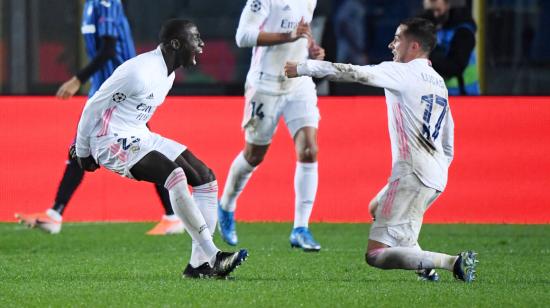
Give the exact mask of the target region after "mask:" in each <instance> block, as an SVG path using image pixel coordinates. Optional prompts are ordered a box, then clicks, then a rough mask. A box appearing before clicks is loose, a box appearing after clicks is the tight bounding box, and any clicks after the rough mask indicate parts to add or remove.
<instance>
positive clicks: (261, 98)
mask: <svg viewBox="0 0 550 308" xmlns="http://www.w3.org/2000/svg"><path fill="white" fill-rule="evenodd" d="M281 116H283V117H284V119H285V123H286V126H287V128H288V130H289V133H290V135H291V137H292V138H294V135H296V133H297V132H298V130H299V129H300V128H302V127H314V128H318V127H319V120H320V114H319V108H317V93H316V90H315V84H314V83H313V82H305V83H303V84H301V85H300V86H299V87H297V88H296V89H295V90H293V91H292V92H290V93H288V94H281V95H272V94H266V93H260V92H258V91H257V90H256V89H254V88H253V87H252V86H248V85H247V86H246V91H245V106H244V115H243V122H242V127H243V129H244V130H245V139H246V141H247V142H248V143H252V144H255V145H268V144H270V143H271V140H272V139H273V134H274V133H275V131H276V130H277V125H278V124H279V119H280V117H281Z"/></svg>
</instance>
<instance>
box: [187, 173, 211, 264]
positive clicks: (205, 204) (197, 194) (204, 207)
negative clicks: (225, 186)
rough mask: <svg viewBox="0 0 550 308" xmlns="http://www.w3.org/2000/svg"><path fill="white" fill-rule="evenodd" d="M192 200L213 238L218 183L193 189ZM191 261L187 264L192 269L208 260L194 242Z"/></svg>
mask: <svg viewBox="0 0 550 308" xmlns="http://www.w3.org/2000/svg"><path fill="white" fill-rule="evenodd" d="M193 199H194V200H195V203H196V204H197V206H198V207H199V210H200V211H201V213H202V216H203V217H204V220H205V221H206V224H207V225H208V230H210V234H211V235H212V236H214V231H215V230H216V223H217V222H218V212H217V211H218V210H217V206H218V182H217V181H213V182H210V183H207V184H204V185H200V186H195V187H193ZM191 247H192V248H191V259H190V261H189V264H191V266H192V267H198V266H200V265H201V264H203V263H205V262H209V261H210V259H211V258H209V257H208V256H207V255H206V254H205V253H204V251H203V250H202V248H201V247H200V245H199V243H198V242H197V241H195V240H193V241H192V246H191Z"/></svg>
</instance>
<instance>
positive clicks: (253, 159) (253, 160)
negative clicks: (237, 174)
mask: <svg viewBox="0 0 550 308" xmlns="http://www.w3.org/2000/svg"><path fill="white" fill-rule="evenodd" d="M264 156H265V155H262V154H256V153H247V152H245V153H244V159H245V160H246V161H247V162H248V163H249V164H250V165H251V166H252V167H256V166H258V165H259V164H261V163H262V161H264Z"/></svg>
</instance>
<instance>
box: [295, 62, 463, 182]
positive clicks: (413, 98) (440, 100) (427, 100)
mask: <svg viewBox="0 0 550 308" xmlns="http://www.w3.org/2000/svg"><path fill="white" fill-rule="evenodd" d="M298 74H299V75H308V76H313V77H319V78H322V77H325V76H328V78H329V79H330V80H334V81H350V82H360V83H364V84H367V85H371V86H375V87H381V88H384V89H385V94H386V104H387V108H388V128H389V132H390V141H391V148H392V165H393V166H392V175H391V178H390V181H391V180H393V179H396V178H400V177H402V176H404V175H407V174H411V173H415V174H416V175H417V176H418V178H419V179H420V180H421V181H422V183H424V185H426V186H428V187H431V188H434V189H436V190H438V191H443V189H445V186H446V185H447V171H448V167H449V165H450V164H451V161H452V159H453V150H454V149H453V143H454V123H453V117H452V115H451V109H450V106H449V103H448V94H447V87H446V86H445V82H444V81H443V78H442V77H441V76H440V75H439V74H438V73H437V72H436V71H435V70H434V69H433V68H432V67H431V64H430V62H429V61H428V60H427V59H416V60H413V61H410V62H408V63H397V62H383V63H381V64H379V65H367V66H356V65H351V64H340V63H330V62H326V61H315V60H308V61H306V62H302V63H300V64H299V65H298Z"/></svg>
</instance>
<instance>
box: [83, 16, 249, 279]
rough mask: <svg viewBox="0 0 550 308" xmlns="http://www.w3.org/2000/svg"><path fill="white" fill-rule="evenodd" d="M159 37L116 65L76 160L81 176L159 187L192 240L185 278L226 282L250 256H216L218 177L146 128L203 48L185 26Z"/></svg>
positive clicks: (176, 22) (192, 28) (93, 102)
mask: <svg viewBox="0 0 550 308" xmlns="http://www.w3.org/2000/svg"><path fill="white" fill-rule="evenodd" d="M159 38H160V45H159V46H158V47H157V48H156V49H155V50H153V51H150V52H147V53H144V54H141V55H139V56H137V57H134V58H132V59H130V60H128V61H126V62H125V63H124V64H122V65H120V66H119V67H118V68H117V69H116V70H115V71H114V72H113V74H112V75H111V77H109V78H108V79H107V80H106V81H105V82H104V83H103V85H102V86H101V87H100V88H99V90H98V91H97V92H96V94H95V95H94V96H92V97H91V98H90V99H89V100H88V102H86V105H85V106H84V110H83V111H82V116H81V117H80V122H79V123H78V132H77V136H76V145H75V149H74V152H73V153H75V154H76V159H77V162H78V164H79V165H80V166H81V167H82V168H83V169H84V170H86V171H95V170H96V169H97V168H99V166H103V167H104V168H106V169H108V170H110V171H113V172H115V173H117V174H120V175H122V176H124V177H128V178H130V179H135V180H137V181H147V182H151V183H155V184H157V185H163V186H164V187H165V188H166V189H167V190H168V192H169V196H170V202H171V204H172V207H173V209H174V212H175V213H176V214H177V215H178V217H179V218H180V219H181V221H182V222H183V224H184V226H185V229H186V230H187V232H188V233H189V235H191V238H192V252H191V259H190V261H189V264H188V265H187V267H186V268H185V270H184V272H183V275H184V277H188V278H206V277H218V278H224V277H226V276H227V275H229V273H230V272H232V271H233V270H234V269H235V268H236V267H237V266H239V265H240V264H241V263H242V262H243V261H244V260H245V259H246V257H247V256H248V253H247V251H246V250H244V249H242V250H240V251H238V252H233V253H230V252H221V251H220V250H219V249H218V248H217V247H216V245H215V244H214V242H213V240H212V235H213V234H214V231H215V228H216V223H217V218H218V217H217V216H218V215H217V202H218V183H217V181H216V176H215V175H214V173H213V172H212V170H210V168H208V166H206V165H205V164H204V163H203V162H202V161H200V160H199V159H198V158H197V157H196V156H195V155H194V154H193V153H191V151H190V150H189V149H187V147H186V146H184V145H182V144H180V143H178V142H176V141H173V140H171V139H168V138H164V137H162V136H160V135H159V134H155V133H153V132H151V131H150V130H149V128H148V127H147V125H146V124H147V122H148V121H149V120H150V119H151V117H152V116H153V114H154V113H155V111H156V110H157V108H158V107H159V106H160V105H161V104H162V103H163V102H164V100H165V98H166V95H167V94H168V92H169V91H170V89H171V88H172V85H173V83H174V78H175V70H176V69H178V68H179V67H184V68H188V67H191V66H194V65H195V64H196V58H197V57H198V55H199V54H201V53H202V51H203V47H204V42H203V41H202V39H201V38H200V33H199V31H198V29H197V26H196V25H195V24H193V23H192V22H190V21H188V20H183V19H171V20H168V21H167V22H165V23H164V24H163V26H162V28H161V30H160V33H159ZM188 185H190V186H191V187H192V189H193V195H191V192H190V191H189V188H188Z"/></svg>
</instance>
